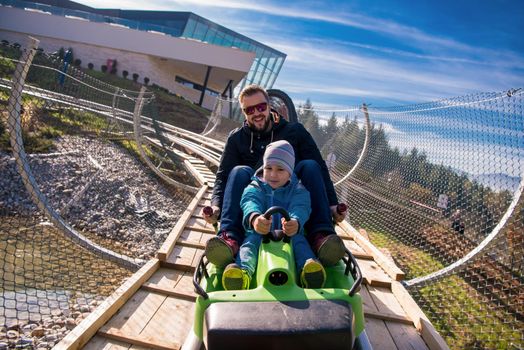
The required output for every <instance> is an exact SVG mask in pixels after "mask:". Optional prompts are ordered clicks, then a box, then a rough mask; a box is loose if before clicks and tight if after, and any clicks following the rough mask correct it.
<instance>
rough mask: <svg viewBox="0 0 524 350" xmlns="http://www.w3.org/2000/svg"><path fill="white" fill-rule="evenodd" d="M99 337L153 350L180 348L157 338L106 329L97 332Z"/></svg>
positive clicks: (175, 343) (174, 343)
mask: <svg viewBox="0 0 524 350" xmlns="http://www.w3.org/2000/svg"><path fill="white" fill-rule="evenodd" d="M98 334H99V335H102V336H104V337H107V338H109V339H114V340H118V341H122V342H127V343H130V344H134V345H139V346H145V347H147V348H150V349H155V350H179V349H180V348H181V346H180V344H179V343H177V342H170V341H167V340H165V339H164V338H160V339H159V338H158V337H157V336H155V335H153V336H147V335H142V334H141V335H139V336H134V335H131V334H125V333H123V332H121V331H119V330H118V329H108V330H105V331H102V330H100V331H98Z"/></svg>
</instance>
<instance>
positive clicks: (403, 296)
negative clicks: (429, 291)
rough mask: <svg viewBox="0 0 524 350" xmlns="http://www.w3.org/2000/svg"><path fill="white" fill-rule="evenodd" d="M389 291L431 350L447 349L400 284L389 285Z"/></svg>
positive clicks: (440, 337)
mask: <svg viewBox="0 0 524 350" xmlns="http://www.w3.org/2000/svg"><path fill="white" fill-rule="evenodd" d="M391 291H392V292H393V294H394V295H395V297H396V298H397V300H398V301H399V303H400V304H401V305H402V307H403V308H404V310H405V311H406V313H407V314H408V316H409V317H410V318H411V319H412V320H413V323H414V324H415V327H416V328H417V330H418V331H419V332H420V334H421V335H422V338H423V339H424V341H425V342H426V344H427V345H428V347H429V348H430V349H431V350H437V349H439V350H440V349H444V350H447V349H449V347H448V345H447V344H446V342H445V341H444V339H443V338H442V336H441V335H440V334H439V333H438V332H437V331H436V330H435V327H433V325H432V324H431V322H430V321H429V319H428V318H427V316H426V315H425V314H424V312H423V311H422V310H421V309H420V307H419V306H418V305H417V303H416V302H415V301H414V300H413V298H412V297H411V295H410V294H409V293H408V291H407V290H406V289H405V288H404V286H403V285H402V284H401V283H400V282H393V283H392V284H391Z"/></svg>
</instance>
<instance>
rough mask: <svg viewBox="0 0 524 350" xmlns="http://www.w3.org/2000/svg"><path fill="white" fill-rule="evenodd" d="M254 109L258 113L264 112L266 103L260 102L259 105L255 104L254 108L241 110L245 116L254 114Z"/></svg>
mask: <svg viewBox="0 0 524 350" xmlns="http://www.w3.org/2000/svg"><path fill="white" fill-rule="evenodd" d="M255 109H256V110H257V111H258V112H259V113H262V112H264V111H265V110H266V109H267V102H262V103H259V104H257V105H254V106H249V107H246V108H243V109H242V110H243V111H244V113H246V114H247V115H251V114H253V113H255Z"/></svg>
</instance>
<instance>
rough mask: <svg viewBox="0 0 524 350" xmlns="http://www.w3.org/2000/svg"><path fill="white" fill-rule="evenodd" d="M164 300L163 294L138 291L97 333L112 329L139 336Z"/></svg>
mask: <svg viewBox="0 0 524 350" xmlns="http://www.w3.org/2000/svg"><path fill="white" fill-rule="evenodd" d="M165 299H166V296H165V295H163V294H157V293H149V292H147V291H144V290H139V291H137V292H136V293H135V294H134V295H133V297H132V298H131V299H129V300H128V301H127V303H126V304H125V305H124V306H122V308H121V309H120V311H119V312H118V313H116V314H115V315H114V316H113V317H112V318H111V319H110V320H109V321H108V322H107V323H106V324H105V325H103V326H102V327H100V329H99V331H101V332H107V331H108V330H110V329H114V330H117V331H119V332H122V334H131V335H134V334H140V332H142V330H143V329H144V327H145V326H146V325H147V323H148V322H149V321H150V320H151V318H152V317H153V315H154V314H155V313H156V312H157V310H158V308H160V306H161V305H162V303H163V302H164V300H165ZM133 344H134V343H133Z"/></svg>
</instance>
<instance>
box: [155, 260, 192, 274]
mask: <svg viewBox="0 0 524 350" xmlns="http://www.w3.org/2000/svg"><path fill="white" fill-rule="evenodd" d="M160 265H161V266H162V267H168V268H171V269H175V270H179V271H183V272H191V273H193V272H195V269H196V267H195V266H193V265H187V264H180V263H173V262H169V261H162V262H161V263H160Z"/></svg>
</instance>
